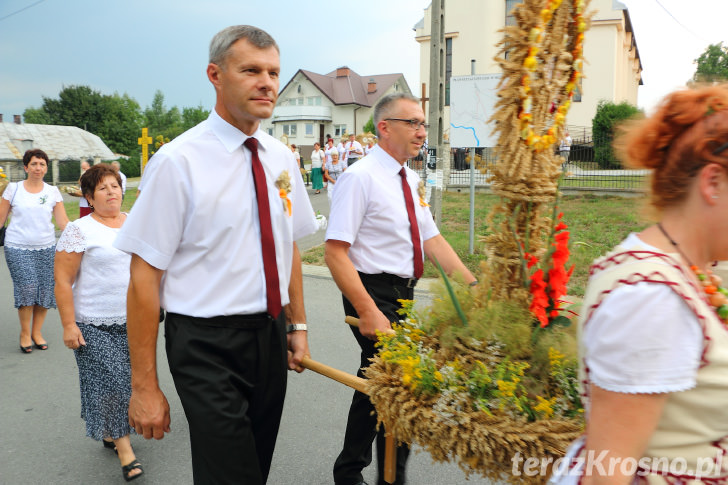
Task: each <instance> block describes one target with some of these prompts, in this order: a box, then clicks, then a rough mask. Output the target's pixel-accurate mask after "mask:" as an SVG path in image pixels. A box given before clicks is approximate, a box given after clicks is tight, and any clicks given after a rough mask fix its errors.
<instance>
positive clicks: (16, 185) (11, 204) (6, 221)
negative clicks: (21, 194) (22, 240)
mask: <svg viewBox="0 0 728 485" xmlns="http://www.w3.org/2000/svg"><path fill="white" fill-rule="evenodd" d="M19 183H20V182H15V192H13V197H12V198H11V199H10V209H8V215H7V216H5V222H3V227H8V217H10V211H12V210H13V201H14V200H15V194H17V193H18V184H19ZM8 187H10V184H8ZM5 190H7V188H6V189H5Z"/></svg>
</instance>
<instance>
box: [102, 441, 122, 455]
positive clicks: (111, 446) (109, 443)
mask: <svg viewBox="0 0 728 485" xmlns="http://www.w3.org/2000/svg"><path fill="white" fill-rule="evenodd" d="M101 443H103V445H104V448H108V449H110V450H113V451H114V453H116V454H117V455H118V454H119V450H117V449H116V445H115V444H114V442H113V441H106V440H101Z"/></svg>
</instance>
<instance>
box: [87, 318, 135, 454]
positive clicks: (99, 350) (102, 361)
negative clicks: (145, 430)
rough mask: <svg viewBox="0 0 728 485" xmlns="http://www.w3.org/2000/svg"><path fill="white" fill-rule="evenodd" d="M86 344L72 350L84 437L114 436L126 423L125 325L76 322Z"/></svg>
mask: <svg viewBox="0 0 728 485" xmlns="http://www.w3.org/2000/svg"><path fill="white" fill-rule="evenodd" d="M77 325H78V328H79V329H80V330H81V334H82V335H83V338H84V340H85V341H86V345H84V346H82V347H79V348H78V349H75V350H74V351H73V353H74V354H75V355H76V364H77V365H78V378H79V381H80V384H81V418H82V419H83V420H84V421H86V436H89V437H91V438H93V439H95V440H101V439H103V438H112V439H118V438H121V437H123V436H126V435H128V434H129V433H130V432H132V431H133V430H132V429H131V427H130V426H129V416H128V411H129V398H130V397H131V364H130V363H129V343H128V340H127V336H126V325H98V326H96V325H84V324H83V323H79V324H77Z"/></svg>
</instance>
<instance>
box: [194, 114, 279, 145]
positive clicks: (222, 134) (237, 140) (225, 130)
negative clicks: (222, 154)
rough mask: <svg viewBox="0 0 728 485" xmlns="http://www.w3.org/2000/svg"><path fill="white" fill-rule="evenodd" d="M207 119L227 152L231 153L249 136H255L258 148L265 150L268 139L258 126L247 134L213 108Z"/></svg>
mask: <svg viewBox="0 0 728 485" xmlns="http://www.w3.org/2000/svg"><path fill="white" fill-rule="evenodd" d="M207 121H208V122H209V123H210V128H211V129H212V131H213V133H215V135H216V136H217V137H218V138H219V139H220V142H222V144H223V146H224V147H225V148H226V149H227V151H228V152H230V153H232V152H233V151H235V150H236V149H238V148H240V146H241V145H242V144H243V143H245V140H247V139H248V138H250V136H254V137H255V138H257V139H258V148H259V149H262V150H263V151H265V148H266V144H267V142H268V139H267V138H266V137H265V136H264V135H265V132H264V131H262V130H261V129H260V126H258V129H257V130H256V132H255V133H253V134H252V135H250V136H248V135H246V134H245V133H243V132H242V131H240V130H239V129H237V128H236V127H234V126H233V125H231V124H230V123H228V122H227V121H225V120H224V119H222V117H221V116H220V115H219V114H217V112H216V111H215V110H214V109H213V110H212V111H211V112H210V116H209V117H208V118H207Z"/></svg>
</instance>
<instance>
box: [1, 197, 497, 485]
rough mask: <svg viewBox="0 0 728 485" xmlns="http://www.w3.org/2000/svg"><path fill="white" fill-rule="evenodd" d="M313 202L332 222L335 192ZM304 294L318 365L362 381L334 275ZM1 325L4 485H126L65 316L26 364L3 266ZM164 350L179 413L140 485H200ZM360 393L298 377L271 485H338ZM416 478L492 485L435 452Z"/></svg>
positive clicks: (419, 465)
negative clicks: (84, 390) (88, 405)
mask: <svg viewBox="0 0 728 485" xmlns="http://www.w3.org/2000/svg"><path fill="white" fill-rule="evenodd" d="M311 197H312V203H313V205H314V208H315V209H317V210H320V212H321V213H322V214H324V215H328V202H327V200H326V195H325V193H323V192H322V193H321V194H319V195H312V196H311ZM322 242H323V232H322V231H319V233H317V234H316V235H314V236H310V237H309V238H306V239H305V240H302V241H300V245H301V247H302V248H303V249H305V248H307V247H311V246H315V245H316V244H320V243H322ZM3 260H4V258H3ZM304 292H305V298H306V309H307V316H308V321H309V327H310V328H309V343H310V347H311V352H312V358H314V359H315V360H318V361H320V362H323V363H325V364H328V365H331V366H333V367H336V368H338V369H341V370H344V371H347V372H351V373H354V372H355V371H356V367H357V363H358V346H357V344H356V342H355V340H354V338H353V337H352V335H351V333H350V331H349V329H348V328H347V326H346V324H345V323H344V312H343V308H342V304H341V296H340V293H339V292H338V290H337V288H336V285H335V284H334V283H333V281H332V280H331V279H330V277H329V276H328V275H327V272H326V270H325V269H321V268H312V267H306V268H305V271H304ZM416 296H417V298H418V300H419V301H420V304H426V302H427V300H428V293H427V292H423V291H418V292H417V294H416ZM0 321H1V322H2V324H0V484H12V485H14V484H20V483H24V484H43V485H48V484H69V485H70V484H74V485H76V484H113V483H119V484H120V483H125V482H124V481H123V478H122V476H121V470H120V466H119V462H118V459H117V458H116V456H115V455H114V454H113V453H112V452H111V451H110V450H108V449H104V448H103V447H102V446H101V444H100V443H98V442H96V441H93V440H92V439H90V438H87V437H85V427H84V423H83V421H82V420H81V419H80V398H79V390H78V370H77V367H76V363H75V360H74V357H73V353H72V352H71V351H70V350H68V349H66V348H65V347H64V346H63V343H62V331H61V324H60V319H59V317H58V312H57V311H56V310H51V311H50V312H49V313H48V318H47V320H46V324H45V326H44V336H45V337H46V339H47V340H48V342H49V344H50V348H49V349H48V350H47V351H39V350H34V351H33V353H31V354H28V355H23V354H21V352H20V350H19V349H18V332H19V325H18V321H17V312H16V311H15V309H14V308H13V300H12V282H11V280H10V275H9V273H8V269H7V265H6V264H5V263H4V262H0ZM163 345H164V337H163V335H162V331H161V327H160V338H159V351H158V361H159V378H160V386H161V388H162V390H163V391H164V392H165V394H166V395H167V399H168V400H169V403H170V407H171V413H172V433H171V434H169V435H167V436H166V437H165V438H164V439H163V440H160V441H154V440H149V441H147V440H145V439H143V438H141V437H138V436H134V437H132V444H133V446H134V449H135V451H136V454H137V457H138V459H139V460H140V461H141V462H142V464H143V466H144V470H145V475H144V477H142V478H140V479H139V480H137V481H136V482H135V483H139V484H144V483H146V484H150V485H151V484H175V485H185V484H191V483H192V470H191V466H190V457H189V454H190V448H189V435H188V430H187V423H186V420H185V416H184V413H183V411H182V408H181V405H180V402H179V399H178V397H177V394H176V393H175V391H174V386H173V384H172V380H171V376H170V374H169V370H168V368H167V363H166V357H165V354H164V347H163ZM352 392H353V391H351V390H350V389H349V388H347V387H345V386H343V385H341V384H338V383H336V382H334V381H332V380H329V379H327V378H325V377H322V376H320V375H318V374H315V373H313V372H311V371H306V372H304V373H303V374H295V373H290V374H289V381H288V394H287V397H286V404H285V409H284V413H283V420H282V423H281V431H280V433H279V436H278V443H277V447H276V452H275V456H274V457H273V465H272V469H271V474H270V477H269V480H268V483H269V484H273V485H288V484H303V485H309V484H330V483H333V480H332V474H331V470H332V466H333V463H334V460H335V458H336V456H337V455H338V452H339V451H340V447H341V445H342V442H343V436H344V429H345V425H346V415H347V411H348V406H349V402H350V400H351V395H352ZM408 472H409V480H408V482H409V483H410V484H453V485H458V484H466V483H467V484H484V483H488V482H487V481H485V480H483V479H481V478H478V477H473V478H471V479H470V480H469V481H468V480H466V478H465V475H464V473H463V472H462V471H461V470H460V469H459V468H458V467H457V466H456V465H454V464H435V463H433V462H432V459H431V458H430V456H429V455H428V454H427V453H425V452H415V453H413V454H412V456H411V459H410V462H409V466H408ZM375 478H376V471H375V465H372V466H370V467H369V468H368V469H366V470H365V480H366V481H368V482H369V483H371V484H374V483H376V479H375Z"/></svg>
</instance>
